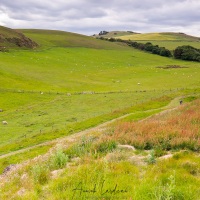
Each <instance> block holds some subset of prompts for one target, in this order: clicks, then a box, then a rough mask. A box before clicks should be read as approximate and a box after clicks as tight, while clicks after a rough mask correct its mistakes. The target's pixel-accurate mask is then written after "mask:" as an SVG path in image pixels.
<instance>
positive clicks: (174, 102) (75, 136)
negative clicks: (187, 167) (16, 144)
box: [0, 97, 182, 159]
mask: <svg viewBox="0 0 200 200" xmlns="http://www.w3.org/2000/svg"><path fill="white" fill-rule="evenodd" d="M181 98H182V97H177V98H175V99H173V100H172V101H171V102H170V103H169V104H168V105H167V106H164V107H162V108H157V109H150V110H146V111H143V113H147V112H152V111H156V110H163V111H161V112H159V114H162V113H165V112H170V111H171V110H174V109H177V108H178V105H179V100H180V99H181ZM135 113H136V112H135ZM135 113H129V114H126V115H123V116H121V117H118V118H115V119H112V120H110V121H107V122H104V123H103V124H100V125H98V126H95V127H92V128H89V129H86V130H83V131H80V132H77V133H74V134H72V135H68V136H65V137H61V138H57V139H54V140H51V141H47V142H44V143H41V144H37V145H34V146H31V147H27V148H24V149H21V150H17V151H14V152H10V153H7V154H4V155H1V156H0V159H3V158H6V157H9V156H13V155H16V154H19V153H23V152H26V151H29V150H32V149H34V148H37V147H41V146H45V145H55V144H58V143H61V142H62V143H63V142H66V141H74V140H77V139H78V138H80V137H83V136H85V135H88V134H90V133H91V132H102V131H104V130H105V128H106V127H107V126H108V125H110V124H112V123H114V122H116V121H118V120H121V119H123V118H125V117H128V116H130V115H132V114H135ZM153 115H155V114H153ZM153 115H150V116H148V117H146V118H145V119H142V120H140V121H143V120H146V119H148V118H150V117H152V116H153Z"/></svg>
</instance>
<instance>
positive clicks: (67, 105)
mask: <svg viewBox="0 0 200 200" xmlns="http://www.w3.org/2000/svg"><path fill="white" fill-rule="evenodd" d="M23 33H24V34H25V35H26V36H28V37H30V38H31V39H32V40H34V41H36V42H37V43H38V44H40V48H38V49H35V50H12V49H11V50H10V51H9V52H8V53H1V54H0V91H1V93H0V109H3V110H4V112H2V113H0V120H1V121H4V120H6V121H7V122H8V125H7V126H5V125H3V124H1V125H0V129H1V132H2V133H3V134H2V135H1V136H0V139H1V144H0V147H1V154H2V153H3V152H7V151H9V149H12V150H14V149H19V148H23V146H24V145H23V143H21V141H22V140H25V139H24V138H26V139H27V140H28V138H30V137H34V144H37V143H40V142H42V141H46V140H50V139H53V138H56V137H60V136H62V135H65V134H68V132H69V130H70V129H71V126H73V130H74V129H75V130H76V128H75V127H76V126H79V125H80V124H79V123H83V122H84V121H86V120H88V119H92V118H94V119H95V118H96V117H99V116H105V115H108V114H109V113H112V112H113V111H114V110H120V109H122V110H123V109H124V108H128V107H131V106H133V105H135V104H136V103H140V102H144V101H148V100H151V99H152V98H156V97H159V96H162V95H165V94H166V93H165V91H168V93H173V91H174V90H177V89H190V90H191V89H197V88H199V86H200V81H199V77H200V70H199V67H200V64H199V63H195V62H184V61H179V60H174V59H172V58H170V59H169V58H163V57H160V56H156V55H152V54H148V53H144V52H141V51H138V50H135V49H132V48H129V47H126V46H122V45H121V44H114V43H110V42H107V41H100V40H96V39H94V38H90V37H87V36H80V35H78V34H72V33H65V32H60V31H45V30H23ZM166 65H180V66H183V67H185V68H178V69H162V68H157V67H160V66H161V67H162V66H166ZM113 92H114V93H113ZM68 93H70V95H69V94H68ZM96 93H100V94H96ZM105 93H106V94H105ZM67 94H68V95H67ZM102 118H103V117H102ZM94 121H95V120H94ZM97 121H98V120H97ZM76 124H77V125H76ZM94 124H95V123H94ZM90 126H91V125H90ZM83 127H84V126H83ZM86 127H87V126H86ZM56 131H57V132H59V131H61V132H62V133H56ZM65 132H66V133H65ZM48 133H49V136H41V135H42V134H44V135H48ZM52 133H53V134H52ZM38 135H39V136H38ZM37 137H38V141H37ZM41 137H43V138H41ZM39 138H40V139H39ZM16 142H19V147H18V148H17V146H16V144H15V146H14V147H13V148H9V147H8V146H12V145H11V143H12V144H13V143H16ZM25 143H27V142H25ZM30 145H31V144H29V143H28V144H26V145H25V146H30Z"/></svg>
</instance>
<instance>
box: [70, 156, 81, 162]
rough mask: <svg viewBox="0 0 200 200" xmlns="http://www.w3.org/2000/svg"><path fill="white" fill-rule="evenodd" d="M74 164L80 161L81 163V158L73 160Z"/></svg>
mask: <svg viewBox="0 0 200 200" xmlns="http://www.w3.org/2000/svg"><path fill="white" fill-rule="evenodd" d="M71 161H72V162H74V163H80V161H81V158H79V157H76V158H72V160H71Z"/></svg>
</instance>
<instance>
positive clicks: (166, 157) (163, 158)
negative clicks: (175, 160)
mask: <svg viewBox="0 0 200 200" xmlns="http://www.w3.org/2000/svg"><path fill="white" fill-rule="evenodd" d="M172 156H173V155H172V154H167V155H164V156H161V157H159V158H158V159H159V160H166V159H169V158H171V157H172Z"/></svg>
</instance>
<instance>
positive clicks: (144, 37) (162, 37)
mask: <svg viewBox="0 0 200 200" xmlns="http://www.w3.org/2000/svg"><path fill="white" fill-rule="evenodd" d="M116 37H117V38H121V39H123V40H133V41H138V42H141V43H147V42H151V43H152V44H153V45H158V46H160V47H165V48H167V49H169V50H174V49H175V48H176V47H178V46H183V45H190V46H193V47H195V48H198V49H199V48H200V39H199V38H197V37H193V36H189V35H186V34H182V33H143V34H132V35H128V34H127V35H124V36H119V37H118V36H116Z"/></svg>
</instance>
